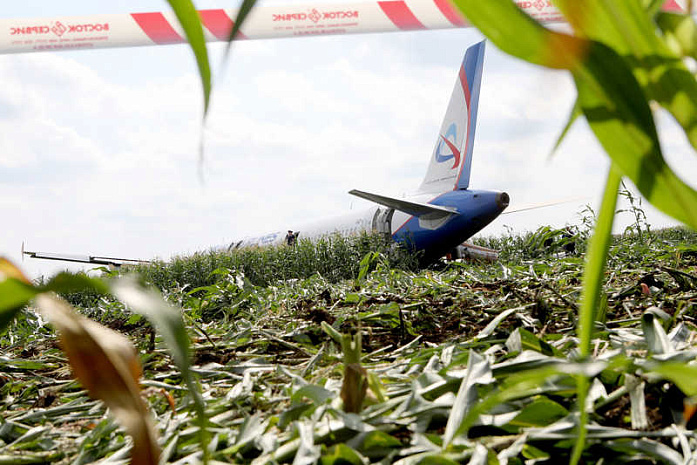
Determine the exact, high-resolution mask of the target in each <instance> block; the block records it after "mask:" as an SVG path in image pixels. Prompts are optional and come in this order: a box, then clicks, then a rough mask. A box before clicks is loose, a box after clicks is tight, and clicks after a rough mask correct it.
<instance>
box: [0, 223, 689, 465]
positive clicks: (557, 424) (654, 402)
mask: <svg viewBox="0 0 697 465" xmlns="http://www.w3.org/2000/svg"><path fill="white" fill-rule="evenodd" d="M570 240H573V241H574V242H575V244H574V245H575V251H574V252H573V253H570V254H566V253H564V252H563V251H564V248H563V246H564V244H566V243H568V242H569V241H570ZM585 240H586V237H585V234H584V233H583V232H582V231H581V232H579V231H576V235H575V236H574V237H573V238H571V239H570V238H568V237H567V238H563V237H562V236H561V234H560V233H559V232H558V231H555V230H553V229H550V228H541V229H540V230H538V231H537V232H536V233H531V234H527V235H524V236H511V237H505V238H493V239H488V240H481V241H480V243H483V244H484V245H490V246H495V247H496V248H497V249H499V250H500V251H501V259H500V260H499V261H498V262H496V263H476V262H454V263H449V264H440V265H439V266H438V267H436V268H433V269H428V270H422V271H415V269H414V267H413V265H412V263H413V260H411V261H410V259H409V256H408V254H404V253H401V252H396V251H394V250H392V249H391V248H390V247H389V246H388V245H386V244H384V243H382V242H381V241H379V240H378V239H376V238H370V237H363V238H360V239H358V240H356V241H346V240H341V239H338V238H337V239H335V240H333V241H327V242H325V243H322V244H320V245H318V246H312V245H311V244H301V245H300V246H299V247H298V248H297V249H289V248H286V247H284V248H281V249H278V250H261V251H255V252H244V253H243V254H242V255H244V256H241V255H240V256H225V255H221V254H213V253H204V254H199V255H197V256H195V257H191V258H189V259H186V258H181V259H177V260H175V261H173V262H171V263H169V264H164V263H157V264H154V265H152V266H150V267H147V268H141V269H139V271H140V273H141V276H142V277H143V278H142V279H144V280H146V281H148V282H149V283H150V284H153V285H155V286H157V287H159V288H160V291H161V292H162V294H163V295H164V296H165V298H166V299H167V301H168V302H170V303H171V304H172V305H174V306H175V307H178V308H181V309H182V312H181V315H182V317H183V321H184V323H185V327H186V333H187V334H188V336H189V338H190V340H191V345H192V352H191V356H192V370H193V373H194V375H195V376H194V378H195V379H192V380H188V381H187V379H185V378H186V376H184V377H182V372H181V371H180V369H179V368H177V365H179V364H180V363H178V362H177V360H176V358H177V355H176V350H175V351H174V352H172V350H171V347H169V348H168V345H167V344H166V339H167V337H166V335H165V334H164V333H163V332H159V331H158V332H156V331H154V330H153V329H152V327H151V326H150V324H149V323H148V322H147V320H146V319H145V318H143V317H142V316H140V315H139V314H134V313H131V312H130V311H128V310H127V309H126V308H125V307H124V305H123V304H122V303H121V302H120V301H119V300H117V299H115V298H113V297H111V296H109V295H102V294H100V293H98V292H97V291H98V290H99V289H93V290H92V291H87V290H84V286H83V289H82V290H81V291H80V292H68V293H64V297H65V298H66V299H67V300H68V301H70V302H72V303H73V304H74V305H75V306H76V308H78V310H79V312H80V313H82V314H84V315H86V316H88V317H90V318H91V319H92V320H96V321H99V322H101V323H102V324H103V325H105V326H107V327H109V328H112V329H116V330H118V331H120V332H122V333H124V334H126V335H128V337H129V339H130V340H131V341H132V342H133V344H134V345H135V346H136V347H137V348H138V358H139V359H140V362H141V364H142V366H143V370H144V374H143V379H142V382H141V385H142V388H143V390H142V397H143V398H144V399H145V400H146V401H147V406H148V409H149V411H150V413H151V415H152V416H153V417H154V420H155V421H154V422H155V429H156V430H157V435H158V437H159V439H158V441H159V445H160V447H161V449H162V460H163V461H164V462H167V463H190V462H196V461H197V460H201V459H202V457H203V454H202V445H201V444H202V441H203V443H207V444H208V445H207V446H206V447H207V450H208V451H209V457H207V459H210V460H211V461H212V463H215V462H213V461H217V462H223V463H259V464H261V463H276V462H288V463H322V464H347V463H350V464H361V463H402V464H412V463H413V464H416V463H423V464H450V463H463V462H464V463H468V462H469V463H526V461H529V460H532V462H529V463H537V462H535V460H538V461H541V462H546V463H563V462H564V461H566V462H568V460H569V458H570V453H571V447H572V446H573V440H574V439H575V437H576V431H575V424H576V423H577V421H578V413H577V412H578V408H577V406H576V405H575V401H576V383H577V381H578V379H579V378H578V377H579V376H584V375H585V376H587V377H588V378H589V379H590V383H591V384H590V385H591V389H590V391H589V396H588V399H587V405H588V408H589V411H590V416H589V425H588V436H587V440H586V447H585V449H584V452H583V460H584V461H585V462H586V463H596V462H599V461H604V462H603V463H616V462H623V463H627V462H628V463H683V462H682V461H683V460H686V459H687V458H688V457H692V456H693V455H694V454H695V453H697V437H695V434H694V433H693V431H692V429H691V428H693V427H694V425H693V424H692V423H691V422H696V420H697V419H691V417H690V416H689V415H688V417H684V412H685V411H686V412H688V413H691V412H692V409H693V407H692V405H694V404H693V403H692V399H693V398H692V396H695V395H697V374H696V372H695V371H696V369H695V367H694V365H692V363H694V360H695V358H696V357H697V351H696V350H695V349H696V347H695V338H696V336H697V331H696V330H697V326H696V324H695V323H696V322H695V318H697V234H695V233H694V232H690V231H687V230H685V229H669V230H662V231H657V232H650V231H648V230H645V229H641V228H638V229H635V230H632V231H629V233H628V234H626V235H623V236H617V237H615V238H614V241H613V245H612V247H611V250H610V256H609V260H608V265H607V271H606V274H605V277H606V282H605V287H604V293H603V295H604V298H603V300H602V302H601V305H600V307H599V308H598V309H597V312H596V332H595V334H594V338H593V345H592V347H593V355H594V357H593V359H592V360H588V361H579V360H577V352H576V351H577V343H578V341H577V339H576V334H575V326H576V321H577V314H578V309H577V305H578V302H579V294H580V290H581V278H582V265H583V262H584V256H583V252H584V250H585ZM369 250H374V251H375V253H368V251H369ZM412 258H413V257H412ZM335 264H336V265H335ZM109 274H110V275H111V276H110V277H109V279H111V278H114V276H113V275H115V274H117V273H109ZM64 290H65V289H64ZM357 335H360V341H361V342H362V347H361V350H360V353H357V352H356V351H355V350H353V353H351V352H352V351H351V350H350V348H349V347H348V346H347V342H349V341H350V340H353V341H355V340H356V339H357ZM163 336H165V337H164V338H163ZM342 338H343V343H342ZM342 345H343V351H342ZM354 349H355V348H354ZM344 352H348V353H347V354H345V353H344ZM2 353H3V355H2V358H1V359H0V364H2V368H1V370H0V378H1V379H2V387H1V388H0V389H1V390H2V407H1V408H2V424H1V425H0V447H1V450H0V463H12V464H19V463H66V464H67V463H76V464H80V463H92V462H94V461H97V460H100V459H103V458H108V461H109V462H108V463H127V462H128V460H129V457H130V449H131V439H130V437H129V436H127V435H126V434H125V433H124V431H123V430H122V429H121V428H120V427H119V426H118V424H117V423H116V422H115V421H114V420H113V419H112V417H110V416H109V415H108V414H107V412H106V409H105V407H104V404H103V403H102V402H101V401H97V400H91V399H90V398H89V397H88V396H87V394H86V391H85V390H83V389H82V388H81V386H80V385H79V384H78V382H76V381H74V380H73V378H72V377H71V369H70V367H69V366H68V364H67V363H66V357H65V355H64V353H63V352H62V351H61V350H60V347H59V344H58V343H57V340H56V337H55V335H54V331H53V330H52V329H51V327H50V326H48V325H47V324H46V321H45V319H44V318H43V317H40V316H38V314H37V313H35V312H34V311H33V310H32V308H31V307H29V308H25V309H24V310H22V311H21V312H19V313H18V314H17V315H16V317H15V321H14V322H13V323H11V324H10V325H9V326H8V328H7V329H6V330H5V334H4V335H3V337H2ZM172 353H174V354H175V355H174V358H173V357H172V356H171V355H170V354H172ZM352 357H353V358H352ZM93 369H94V370H100V366H93ZM192 389H194V391H192ZM197 389H200V393H201V394H202V400H203V404H205V416H206V418H207V420H206V433H205V434H200V423H199V422H198V420H197V419H196V418H197V411H196V402H195V400H196V398H197V396H195V395H192V392H195V391H196V390H197ZM686 422H687V426H688V427H687V428H685V423H686ZM134 463H135V462H134Z"/></svg>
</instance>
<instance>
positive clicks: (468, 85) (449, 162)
mask: <svg viewBox="0 0 697 465" xmlns="http://www.w3.org/2000/svg"><path fill="white" fill-rule="evenodd" d="M485 43H486V42H485V41H481V42H479V43H477V44H474V45H472V46H470V47H469V48H468V49H467V50H466V52H465V56H464V59H463V61H462V64H461V66H460V68H459V71H458V74H457V79H456V81H455V86H454V88H453V92H452V95H451V97H450V103H449V104H448V107H447V110H446V112H445V117H444V118H443V122H442V124H441V127H440V131H439V134H438V137H437V139H436V144H435V147H434V149H433V152H432V154H431V155H430V156H429V159H428V166H427V169H426V174H425V176H424V179H423V181H422V183H421V185H420V186H419V187H418V189H417V190H416V192H415V193H413V194H411V195H409V196H406V197H404V198H397V197H391V196H387V195H382V194H376V193H370V192H365V191H361V190H357V189H354V190H351V191H350V192H349V194H352V195H354V196H357V197H360V198H362V199H366V200H369V201H371V202H373V203H374V205H373V206H371V207H370V208H368V209H365V210H361V211H357V212H350V213H348V214H344V215H342V216H338V217H334V218H331V219H327V220H323V221H319V222H315V223H312V224H309V225H305V226H298V227H293V228H291V229H290V230H289V233H292V236H293V239H292V240H295V238H298V237H299V238H300V239H309V240H317V239H319V238H321V237H326V236H329V235H332V234H340V235H342V236H350V235H355V234H360V233H363V232H365V233H379V234H385V235H389V236H390V237H391V238H392V239H393V240H394V241H395V242H396V243H398V244H401V245H403V246H405V247H407V248H409V249H411V250H413V251H415V252H417V253H418V254H419V261H420V263H421V264H422V265H424V266H425V265H428V264H431V263H433V262H435V261H436V260H438V259H439V258H441V257H443V256H444V255H446V254H454V255H455V256H462V255H463V254H464V255H467V254H468V253H469V254H475V255H477V254H478V253H479V252H481V251H479V250H477V248H476V247H474V246H472V245H468V244H464V242H465V241H466V240H467V239H469V238H470V237H472V236H473V235H474V234H476V233H477V232H479V231H481V230H482V229H483V228H485V227H486V226H487V225H488V224H489V223H491V222H492V221H493V220H494V219H496V218H497V217H498V216H499V215H500V214H501V213H502V212H503V211H504V210H505V209H506V208H507V207H508V205H509V202H510V198H509V196H508V194H507V193H506V192H500V191H485V190H473V189H470V188H469V184H470V171H471V167H472V155H473V152H474V136H475V131H476V124H477V108H478V103H479V90H480V87H481V81H482V69H483V64H484V51H485ZM285 241H286V234H285V233H284V232H282V231H276V232H272V233H268V234H264V235H260V236H255V237H249V238H245V239H242V240H239V241H233V242H231V243H230V244H228V245H224V246H220V247H214V248H213V250H217V251H233V250H236V249H242V248H247V247H265V246H279V245H282V244H284V243H285ZM22 253H23V254H25V255H28V256H30V257H33V258H41V259H48V260H65V261H73V262H83V263H95V264H107V265H114V266H119V265H122V264H133V263H137V262H141V263H142V262H144V261H142V260H140V261H139V260H129V259H120V258H113V257H96V256H76V255H61V254H52V253H42V252H30V251H25V250H22ZM492 253H495V251H491V250H489V249H485V250H484V251H483V252H482V253H479V255H480V256H481V255H482V254H483V256H484V258H485V259H490V258H491V254H492Z"/></svg>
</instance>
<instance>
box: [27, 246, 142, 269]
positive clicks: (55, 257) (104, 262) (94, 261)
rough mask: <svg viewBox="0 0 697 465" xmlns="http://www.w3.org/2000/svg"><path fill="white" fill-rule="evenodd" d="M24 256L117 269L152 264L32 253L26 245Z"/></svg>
mask: <svg viewBox="0 0 697 465" xmlns="http://www.w3.org/2000/svg"><path fill="white" fill-rule="evenodd" d="M22 255H23V256H24V255H26V256H28V257H30V258H40V259H42V260H56V261H62V262H74V263H92V264H95V265H110V266H115V267H119V266H121V265H139V264H146V263H150V261H148V260H138V259H133V258H117V257H103V256H99V255H73V254H60V253H52V252H30V251H28V250H24V244H22Z"/></svg>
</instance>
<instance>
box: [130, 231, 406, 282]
mask: <svg viewBox="0 0 697 465" xmlns="http://www.w3.org/2000/svg"><path fill="white" fill-rule="evenodd" d="M368 256H370V257H373V258H372V259H367V260H368V261H367V262H365V263H364V265H365V266H363V267H361V261H362V260H364V259H365V257H368ZM378 257H381V258H380V260H383V261H385V265H386V266H388V267H401V268H406V269H415V268H416V266H417V258H416V257H415V256H414V255H413V254H411V253H409V252H407V251H404V250H402V249H399V248H396V247H395V246H394V243H393V242H392V241H391V240H390V239H386V238H384V237H383V236H380V235H377V234H374V235H368V234H363V235H361V236H358V237H353V238H345V237H341V236H339V235H335V236H330V237H327V238H323V239H320V240H319V241H316V242H311V241H309V240H301V241H298V243H297V244H296V245H295V246H293V247H288V246H285V245H284V246H279V247H267V248H249V249H239V250H233V251H230V252H217V251H210V252H205V253H198V254H195V255H193V256H190V257H178V258H174V259H173V260H171V261H170V262H167V263H164V262H157V263H154V264H151V265H141V266H138V267H135V268H134V269H133V270H134V271H135V272H137V273H138V274H140V275H141V276H143V278H144V279H145V280H146V281H148V282H149V283H151V284H153V285H155V286H156V287H158V288H160V289H172V288H177V287H180V286H187V289H188V290H192V289H198V290H199V291H200V292H205V290H206V288H207V287H208V286H215V285H217V284H218V282H219V281H221V280H222V281H224V280H226V279H228V276H227V275H226V274H225V272H222V274H221V270H230V271H231V272H232V273H233V274H234V276H235V278H234V279H235V280H239V279H242V280H243V281H244V282H248V283H249V284H251V285H253V286H261V287H265V286H269V285H272V284H276V283H278V282H281V281H286V280H289V279H307V278H309V277H311V276H313V275H315V274H319V275H320V276H322V277H323V278H324V279H326V280H327V281H329V282H337V281H340V280H342V279H352V278H357V277H358V279H359V280H360V279H361V278H360V276H363V277H365V273H367V272H368V271H369V269H371V268H372V267H373V266H375V264H376V263H377V260H378ZM238 287H239V286H238Z"/></svg>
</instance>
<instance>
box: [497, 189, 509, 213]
mask: <svg viewBox="0 0 697 465" xmlns="http://www.w3.org/2000/svg"><path fill="white" fill-rule="evenodd" d="M510 201H511V198H510V197H508V194H506V193H505V192H499V193H498V194H496V205H498V206H499V208H500V209H501V210H503V209H504V208H506V207H507V206H508V203H509V202H510Z"/></svg>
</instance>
